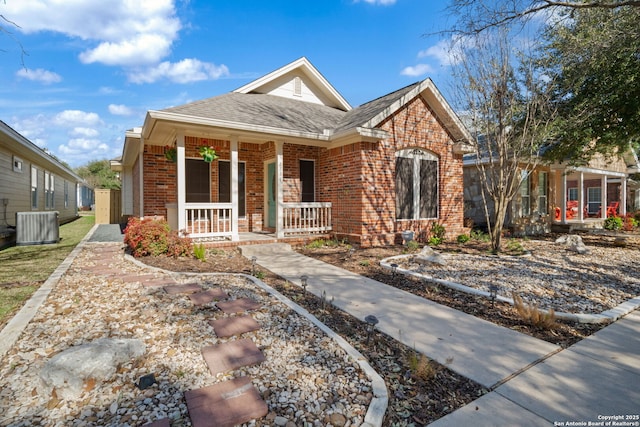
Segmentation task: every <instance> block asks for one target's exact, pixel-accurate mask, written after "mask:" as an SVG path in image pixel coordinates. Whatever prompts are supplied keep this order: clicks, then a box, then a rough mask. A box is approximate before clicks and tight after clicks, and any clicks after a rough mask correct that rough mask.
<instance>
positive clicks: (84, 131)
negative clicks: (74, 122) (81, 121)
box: [69, 127, 100, 138]
mask: <svg viewBox="0 0 640 427" xmlns="http://www.w3.org/2000/svg"><path fill="white" fill-rule="evenodd" d="M69 134H70V135H73V136H85V137H88V138H94V137H96V136H98V135H99V134H100V132H98V130H97V129H93V128H83V127H75V128H73V129H72V130H71V131H70V132H69Z"/></svg>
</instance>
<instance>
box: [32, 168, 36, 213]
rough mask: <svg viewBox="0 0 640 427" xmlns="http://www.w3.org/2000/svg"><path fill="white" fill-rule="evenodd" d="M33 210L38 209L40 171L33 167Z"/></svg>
mask: <svg viewBox="0 0 640 427" xmlns="http://www.w3.org/2000/svg"><path fill="white" fill-rule="evenodd" d="M31 209H33V210H37V209H38V169H36V168H35V167H33V166H31Z"/></svg>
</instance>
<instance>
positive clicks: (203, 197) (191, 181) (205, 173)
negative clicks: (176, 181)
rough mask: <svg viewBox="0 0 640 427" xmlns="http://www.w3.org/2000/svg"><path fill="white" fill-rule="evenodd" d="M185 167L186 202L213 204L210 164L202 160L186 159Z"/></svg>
mask: <svg viewBox="0 0 640 427" xmlns="http://www.w3.org/2000/svg"><path fill="white" fill-rule="evenodd" d="M185 165H186V167H185V184H186V187H187V194H186V202H187V203H209V202H211V172H210V169H209V163H207V162H205V161H204V160H200V159H186V160H185Z"/></svg>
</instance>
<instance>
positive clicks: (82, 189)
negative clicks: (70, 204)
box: [78, 181, 96, 211]
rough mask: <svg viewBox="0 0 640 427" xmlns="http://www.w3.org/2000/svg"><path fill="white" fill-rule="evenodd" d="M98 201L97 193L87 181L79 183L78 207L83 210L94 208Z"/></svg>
mask: <svg viewBox="0 0 640 427" xmlns="http://www.w3.org/2000/svg"><path fill="white" fill-rule="evenodd" d="M95 203H96V195H95V191H94V190H93V188H91V187H90V186H89V185H88V184H87V183H86V182H85V181H83V182H81V183H80V184H78V209H79V210H81V211H90V210H93V208H94V205H95Z"/></svg>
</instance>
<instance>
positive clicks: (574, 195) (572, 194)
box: [567, 187, 578, 200]
mask: <svg viewBox="0 0 640 427" xmlns="http://www.w3.org/2000/svg"><path fill="white" fill-rule="evenodd" d="M567 200H578V188H577V187H572V188H569V194H568V197H567Z"/></svg>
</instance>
